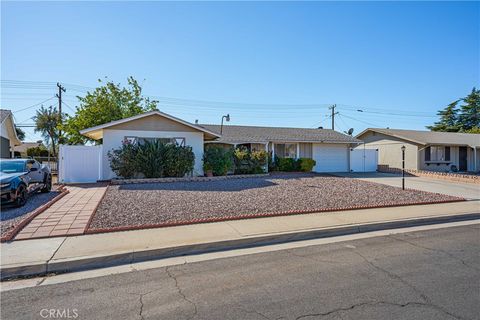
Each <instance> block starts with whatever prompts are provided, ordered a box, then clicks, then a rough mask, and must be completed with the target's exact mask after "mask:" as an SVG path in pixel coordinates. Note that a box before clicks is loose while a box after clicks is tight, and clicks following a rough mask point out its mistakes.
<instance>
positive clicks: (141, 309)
mask: <svg viewBox="0 0 480 320" xmlns="http://www.w3.org/2000/svg"><path fill="white" fill-rule="evenodd" d="M159 290H161V289H155V290H151V291H148V292H145V293H133V292H127V293H128V294H132V295H136V296H138V302H139V303H140V310H139V312H138V316H139V317H140V319H141V320H144V319H145V318H144V317H143V307H144V303H143V297H144V296H146V295H147V294H150V293H152V292H155V291H159Z"/></svg>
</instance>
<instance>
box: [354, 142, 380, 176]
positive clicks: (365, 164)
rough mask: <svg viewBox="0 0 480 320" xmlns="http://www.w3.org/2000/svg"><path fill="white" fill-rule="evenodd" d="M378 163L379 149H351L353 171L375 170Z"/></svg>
mask: <svg viewBox="0 0 480 320" xmlns="http://www.w3.org/2000/svg"><path fill="white" fill-rule="evenodd" d="M377 165H378V150H377V149H364V148H361V147H360V148H358V149H350V171H351V172H375V171H377Z"/></svg>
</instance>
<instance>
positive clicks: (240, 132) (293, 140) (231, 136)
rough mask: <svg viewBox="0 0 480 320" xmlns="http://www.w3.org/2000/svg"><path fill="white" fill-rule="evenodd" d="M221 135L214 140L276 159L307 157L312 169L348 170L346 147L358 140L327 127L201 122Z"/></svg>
mask: <svg viewBox="0 0 480 320" xmlns="http://www.w3.org/2000/svg"><path fill="white" fill-rule="evenodd" d="M201 126H202V127H204V128H206V129H208V130H210V131H213V132H216V133H218V134H220V131H222V135H221V137H220V138H218V139H216V140H214V141H208V142H206V143H216V144H224V145H231V146H245V147H247V148H248V149H249V150H266V151H268V152H271V153H272V154H274V155H275V156H276V157H279V158H295V159H297V158H310V159H313V160H315V161H316V165H315V167H314V168H313V171H315V172H348V171H350V148H351V147H355V146H357V145H358V144H359V143H361V141H359V140H357V139H355V138H353V137H352V136H349V135H346V134H343V133H340V132H337V131H334V130H331V129H310V128H281V127H257V126H233V125H224V126H223V130H221V126H219V125H207V124H201Z"/></svg>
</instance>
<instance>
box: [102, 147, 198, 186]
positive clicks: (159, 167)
mask: <svg viewBox="0 0 480 320" xmlns="http://www.w3.org/2000/svg"><path fill="white" fill-rule="evenodd" d="M108 157H109V160H110V167H111V168H112V171H113V172H115V173H116V174H117V176H119V177H122V178H126V179H129V178H133V177H135V176H136V175H138V174H139V173H141V174H143V175H144V176H145V177H146V178H163V177H183V176H185V174H187V173H188V172H191V171H192V170H193V166H194V163H195V155H194V153H193V151H192V148H191V147H180V146H177V145H175V144H170V143H168V144H164V143H162V142H160V140H155V141H153V142H150V141H145V143H144V144H142V145H134V144H131V143H129V142H128V141H124V142H123V144H122V147H120V148H119V149H114V150H112V151H109V152H108Z"/></svg>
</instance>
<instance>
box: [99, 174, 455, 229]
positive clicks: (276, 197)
mask: <svg viewBox="0 0 480 320" xmlns="http://www.w3.org/2000/svg"><path fill="white" fill-rule="evenodd" d="M448 200H451V201H454V200H459V198H455V197H452V196H447V195H441V194H435V193H429V192H423V191H413V190H406V191H402V190H401V189H400V188H396V187H391V186H387V185H382V184H377V183H372V182H366V181H361V180H357V179H350V178H340V177H333V176H321V175H314V174H288V175H286V174H282V175H272V176H270V177H263V178H260V177H258V178H247V179H233V180H222V181H209V182H171V183H145V184H126V185H114V186H109V187H108V190H107V192H106V194H105V197H104V199H103V201H102V202H101V203H100V206H99V207H98V209H97V212H96V214H95V215H94V217H93V220H92V223H91V225H90V229H91V230H94V229H103V228H116V227H126V226H142V225H152V224H164V223H179V222H188V221H192V220H196V219H212V218H224V217H228V218H235V217H238V216H243V215H249V214H280V213H282V212H286V211H292V210H301V211H315V210H318V211H321V210H328V209H335V208H338V209H340V208H346V207H359V206H378V205H402V204H406V203H409V204H411V203H419V204H420V203H425V202H431V201H448Z"/></svg>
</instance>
